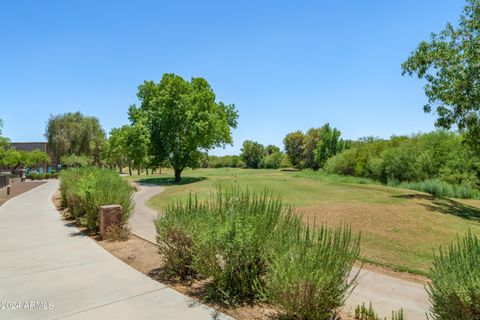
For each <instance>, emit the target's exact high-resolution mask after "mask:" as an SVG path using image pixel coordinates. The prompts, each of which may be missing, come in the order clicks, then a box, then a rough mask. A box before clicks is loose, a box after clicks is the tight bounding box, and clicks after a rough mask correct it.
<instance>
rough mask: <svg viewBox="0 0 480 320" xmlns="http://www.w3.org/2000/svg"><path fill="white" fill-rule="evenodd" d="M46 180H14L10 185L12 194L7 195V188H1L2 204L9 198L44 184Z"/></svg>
mask: <svg viewBox="0 0 480 320" xmlns="http://www.w3.org/2000/svg"><path fill="white" fill-rule="evenodd" d="M44 183H45V181H25V182H20V181H12V183H11V185H10V194H9V195H7V188H6V187H5V188H2V189H1V190H0V206H1V205H2V204H4V203H5V202H6V201H8V200H9V199H11V198H13V197H16V196H18V195H20V194H22V193H25V192H27V191H30V190H32V189H34V188H36V187H38V186H41V185H42V184H44Z"/></svg>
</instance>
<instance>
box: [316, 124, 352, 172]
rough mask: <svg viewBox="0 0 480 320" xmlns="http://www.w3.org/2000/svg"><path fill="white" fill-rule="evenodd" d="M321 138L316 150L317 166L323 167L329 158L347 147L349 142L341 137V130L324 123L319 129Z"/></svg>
mask: <svg viewBox="0 0 480 320" xmlns="http://www.w3.org/2000/svg"><path fill="white" fill-rule="evenodd" d="M319 132H320V133H319V140H318V142H317V145H316V147H315V150H314V152H313V153H314V158H315V168H323V167H324V166H325V163H326V162H327V160H328V159H329V158H331V157H333V156H334V155H336V154H337V153H339V152H342V151H343V150H345V149H346V148H347V143H346V142H345V141H344V140H342V139H340V135H341V133H340V130H338V129H336V128H332V127H330V124H328V123H327V124H325V125H323V126H322V127H321V128H320V130H319Z"/></svg>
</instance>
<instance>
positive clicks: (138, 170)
mask: <svg viewBox="0 0 480 320" xmlns="http://www.w3.org/2000/svg"><path fill="white" fill-rule="evenodd" d="M137 173H138V175H140V166H138V167H137Z"/></svg>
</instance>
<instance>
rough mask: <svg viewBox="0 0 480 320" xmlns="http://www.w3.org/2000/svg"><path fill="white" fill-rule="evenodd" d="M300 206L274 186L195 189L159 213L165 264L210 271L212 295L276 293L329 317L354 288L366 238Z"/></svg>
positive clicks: (300, 312) (294, 310)
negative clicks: (306, 217) (300, 212)
mask: <svg viewBox="0 0 480 320" xmlns="http://www.w3.org/2000/svg"><path fill="white" fill-rule="evenodd" d="M292 210H293V209H292V208H290V207H286V206H285V205H284V204H283V203H282V202H281V201H280V200H279V199H278V198H275V197H273V196H272V195H271V194H270V193H268V192H266V191H265V192H264V193H262V194H255V193H250V192H248V191H241V190H238V189H233V190H229V191H227V192H224V191H222V190H218V191H217V193H216V194H215V195H214V196H211V197H210V198H209V200H206V201H202V202H200V201H198V200H197V199H196V198H195V197H194V196H192V195H190V197H189V199H188V200H186V201H184V202H182V201H178V202H176V203H174V204H171V205H169V206H168V207H167V208H166V209H165V210H164V212H163V214H162V215H161V216H159V217H158V218H157V219H156V220H155V225H156V229H157V235H158V236H157V240H158V244H159V250H160V252H161V253H163V254H164V255H165V260H166V262H165V269H166V271H167V273H168V274H169V275H171V276H177V277H181V278H189V277H192V276H197V275H198V276H202V277H205V278H207V279H209V281H210V286H209V291H208V293H209V298H210V299H214V300H220V301H222V302H225V303H237V302H241V301H251V300H254V299H269V300H270V301H271V302H275V303H277V304H280V305H281V307H282V310H285V311H286V312H287V313H288V315H289V316H292V317H297V318H298V317H299V318H302V319H303V318H305V317H311V319H327V315H329V316H332V315H334V314H335V313H336V312H337V311H338V308H339V307H340V306H341V305H342V304H343V301H344V297H345V295H346V293H347V292H348V290H349V289H350V288H351V281H348V280H347V277H348V274H349V273H350V272H351V269H352V265H353V262H354V261H355V259H356V258H357V257H358V252H359V239H358V237H352V235H351V232H350V229H349V228H337V229H335V230H331V229H328V228H326V227H325V226H322V227H321V228H319V229H318V230H315V231H311V230H310V229H309V228H308V227H307V226H305V225H303V224H302V222H301V220H300V218H299V217H298V216H297V215H294V214H293V211H292ZM299 295H301V296H299Z"/></svg>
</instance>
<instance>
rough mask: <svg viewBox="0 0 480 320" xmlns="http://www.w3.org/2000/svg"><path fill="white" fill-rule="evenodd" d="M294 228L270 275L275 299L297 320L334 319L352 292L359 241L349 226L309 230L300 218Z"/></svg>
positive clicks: (286, 234) (282, 243)
mask: <svg viewBox="0 0 480 320" xmlns="http://www.w3.org/2000/svg"><path fill="white" fill-rule="evenodd" d="M289 226H290V227H289V228H286V229H285V232H284V233H283V234H279V235H280V238H279V239H278V241H276V245H277V246H279V247H277V248H276V250H275V251H276V253H275V255H274V258H273V260H272V263H271V265H270V267H269V272H268V275H267V286H268V292H269V294H270V297H271V300H272V301H273V302H274V303H277V304H279V305H281V306H282V309H283V310H285V311H286V312H287V313H288V315H291V316H293V317H294V318H296V319H322V320H328V319H332V315H335V314H336V313H337V312H338V310H339V308H340V307H341V306H342V305H343V303H344V301H345V298H346V295H347V294H348V292H349V291H350V290H351V289H352V288H353V287H352V285H353V282H354V281H355V279H356V275H355V276H354V277H352V278H350V279H349V275H350V272H351V270H352V267H353V264H354V263H355V260H356V259H357V258H358V256H359V252H360V238H359V237H353V236H352V234H351V231H350V228H346V227H340V228H337V229H335V230H332V229H329V228H327V227H325V226H322V227H321V228H318V229H315V230H310V229H309V228H308V227H306V226H303V225H302V224H301V222H300V221H299V220H297V219H294V220H293V221H291V222H290V223H289Z"/></svg>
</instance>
